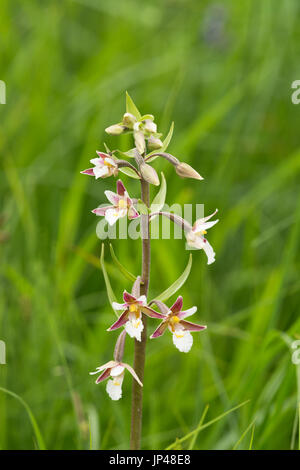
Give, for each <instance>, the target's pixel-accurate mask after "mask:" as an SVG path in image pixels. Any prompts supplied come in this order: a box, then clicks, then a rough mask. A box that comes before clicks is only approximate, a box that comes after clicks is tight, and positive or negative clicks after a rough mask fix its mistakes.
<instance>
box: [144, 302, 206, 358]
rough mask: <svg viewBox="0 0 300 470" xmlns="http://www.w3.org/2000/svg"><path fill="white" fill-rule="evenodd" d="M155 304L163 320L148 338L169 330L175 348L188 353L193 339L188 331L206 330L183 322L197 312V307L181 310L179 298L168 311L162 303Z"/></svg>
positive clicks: (203, 327)
mask: <svg viewBox="0 0 300 470" xmlns="http://www.w3.org/2000/svg"><path fill="white" fill-rule="evenodd" d="M155 303H156V304H157V306H158V307H159V309H160V310H161V312H162V315H163V317H164V319H163V321H162V322H161V324H160V325H159V327H158V328H157V329H156V330H155V331H154V333H153V334H152V335H151V336H150V338H152V339H153V338H158V337H159V336H162V335H163V334H164V332H165V331H166V329H167V328H169V330H170V332H171V333H172V336H173V343H174V345H175V346H176V348H177V349H179V351H181V352H189V351H190V349H191V347H192V345H193V337H192V335H191V333H190V331H202V330H205V328H206V326H202V325H197V324H196V323H191V322H189V321H186V320H184V319H185V318H186V317H189V316H190V315H193V314H194V313H195V312H196V311H197V307H192V308H189V309H188V310H182V305H183V301H182V297H181V296H179V297H178V298H177V300H176V302H175V303H174V304H173V305H172V307H171V308H170V309H169V308H168V307H167V306H166V305H165V304H164V303H163V302H160V301H156V302H155Z"/></svg>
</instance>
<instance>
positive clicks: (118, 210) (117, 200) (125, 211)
mask: <svg viewBox="0 0 300 470" xmlns="http://www.w3.org/2000/svg"><path fill="white" fill-rule="evenodd" d="M105 196H106V197H107V199H108V200H109V202H111V204H112V205H111V206H104V207H97V209H94V210H92V212H93V213H94V214H96V215H101V216H105V219H106V220H107V222H108V223H109V225H113V224H114V223H115V222H116V221H117V220H118V219H120V218H121V217H125V216H126V215H128V219H130V220H131V219H136V218H137V217H139V213H138V211H137V210H136V209H135V208H134V205H133V201H132V200H131V199H130V197H129V195H128V193H127V191H126V188H125V186H124V184H123V183H122V181H121V180H118V181H117V192H116V193H114V192H113V191H105Z"/></svg>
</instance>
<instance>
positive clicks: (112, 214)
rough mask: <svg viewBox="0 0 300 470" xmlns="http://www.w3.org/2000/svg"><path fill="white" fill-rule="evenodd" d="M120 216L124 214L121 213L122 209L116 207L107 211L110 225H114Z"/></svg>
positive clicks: (106, 217) (106, 216) (106, 214)
mask: <svg viewBox="0 0 300 470" xmlns="http://www.w3.org/2000/svg"><path fill="white" fill-rule="evenodd" d="M120 217H122V215H120V211H119V210H118V209H116V208H115V207H112V208H111V209H107V211H106V212H105V219H106V220H107V222H108V223H109V225H114V224H115V223H116V222H117V220H118V219H119V218H120Z"/></svg>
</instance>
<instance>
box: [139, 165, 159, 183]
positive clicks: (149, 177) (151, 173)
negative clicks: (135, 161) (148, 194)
mask: <svg viewBox="0 0 300 470" xmlns="http://www.w3.org/2000/svg"><path fill="white" fill-rule="evenodd" d="M140 172H141V175H142V177H143V178H144V180H146V181H147V182H148V183H151V184H154V185H155V186H159V178H158V176H157V173H156V171H155V170H154V168H153V167H152V166H151V165H148V163H142V164H141V165H140Z"/></svg>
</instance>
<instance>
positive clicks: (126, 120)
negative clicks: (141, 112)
mask: <svg viewBox="0 0 300 470" xmlns="http://www.w3.org/2000/svg"><path fill="white" fill-rule="evenodd" d="M135 123H136V118H135V116H134V115H133V114H131V113H125V114H124V116H123V124H124V126H126V127H128V128H129V129H132V128H133V126H134V124H135Z"/></svg>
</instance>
